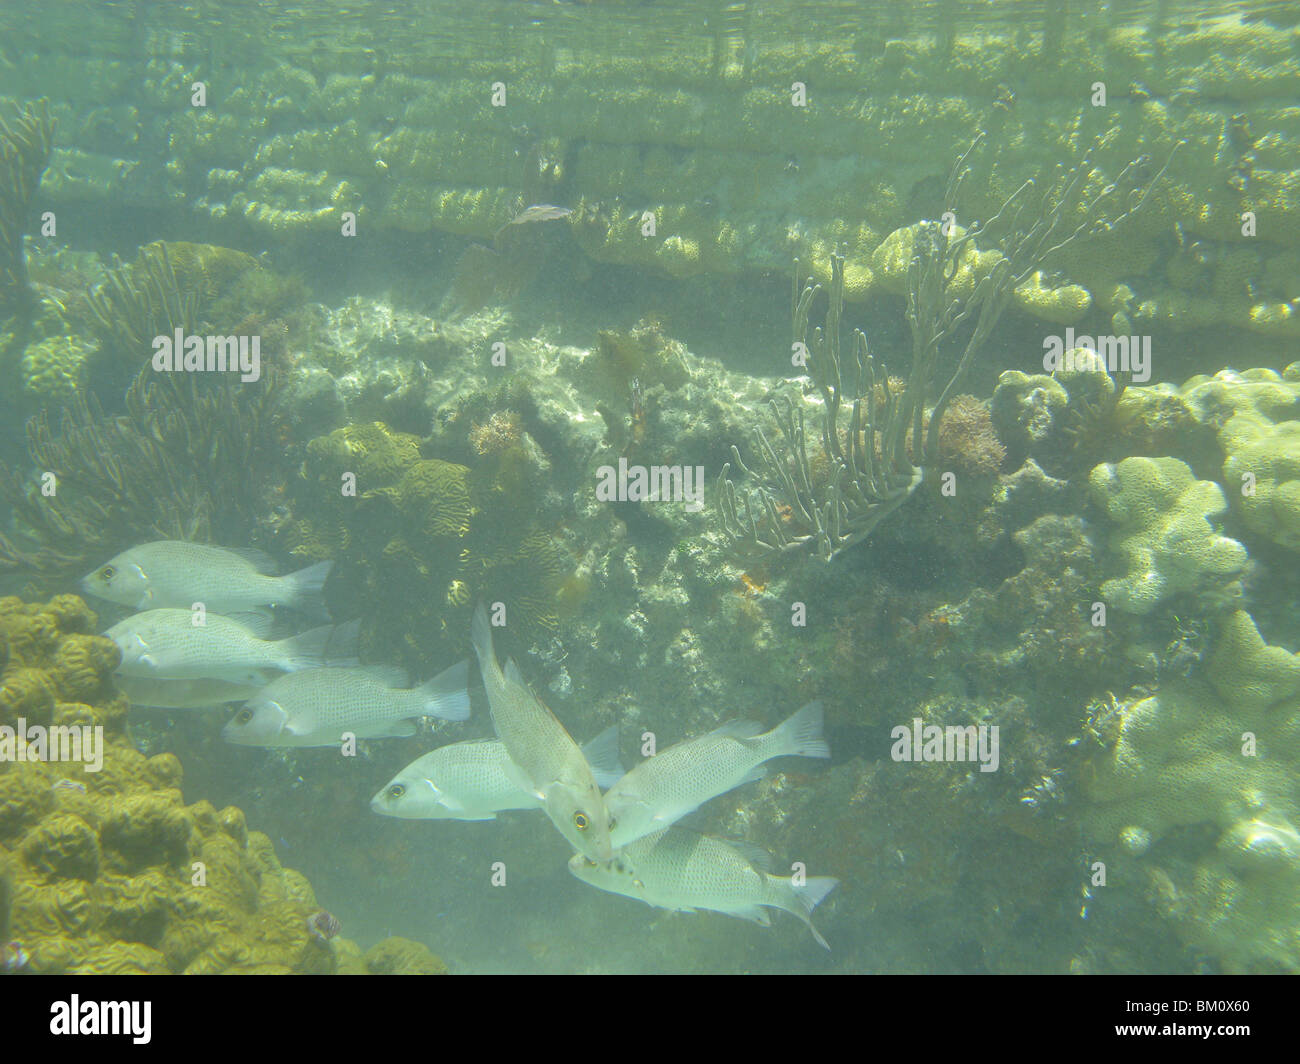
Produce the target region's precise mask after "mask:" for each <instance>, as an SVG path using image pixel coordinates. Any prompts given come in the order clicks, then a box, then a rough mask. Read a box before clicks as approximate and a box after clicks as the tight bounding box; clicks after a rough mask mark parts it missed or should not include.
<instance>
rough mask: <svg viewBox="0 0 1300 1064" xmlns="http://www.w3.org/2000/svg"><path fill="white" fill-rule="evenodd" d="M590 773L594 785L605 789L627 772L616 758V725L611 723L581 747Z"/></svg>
mask: <svg viewBox="0 0 1300 1064" xmlns="http://www.w3.org/2000/svg"><path fill="white" fill-rule="evenodd" d="M582 753H583V756H584V757H586V759H587V764H589V765H590V766H591V774H592V775H593V776H595V777H596V786H598V787H599V788H600V789H601V790H607V789H608V788H610V787H612V786H613V785H614V784H615V783H617V782H618V781H619V780H621V779H622V778H623V777H624V776H625V775H626V774H627V773H626V772H625V771H624V770H623V764H622V762H621V761H619V759H618V725H617V724H612V725H610V726H609V727H608V728H606V729H605V730H604V731H603V732H601V733H600V734H599V735H597V736H596V737H595V738H594V739H592V740H591V742H589V743H587V744H586V745H585V746H583V748H582Z"/></svg>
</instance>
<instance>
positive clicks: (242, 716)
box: [235, 709, 253, 724]
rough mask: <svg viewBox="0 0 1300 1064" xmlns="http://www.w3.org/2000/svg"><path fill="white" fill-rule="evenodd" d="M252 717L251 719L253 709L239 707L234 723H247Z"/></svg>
mask: <svg viewBox="0 0 1300 1064" xmlns="http://www.w3.org/2000/svg"><path fill="white" fill-rule="evenodd" d="M252 719H253V711H252V710H251V709H241V710H240V711H239V716H237V717H236V718H235V723H236V724H247V723H248V722H249V721H250V720H252Z"/></svg>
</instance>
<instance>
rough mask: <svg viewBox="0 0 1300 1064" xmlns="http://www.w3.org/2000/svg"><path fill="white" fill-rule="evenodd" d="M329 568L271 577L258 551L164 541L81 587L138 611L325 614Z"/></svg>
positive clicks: (110, 565) (270, 566) (112, 564)
mask: <svg viewBox="0 0 1300 1064" xmlns="http://www.w3.org/2000/svg"><path fill="white" fill-rule="evenodd" d="M333 564H334V563H333V562H320V563H319V564H317V565H309V566H308V567H307V568H305V569H300V570H299V571H298V572H296V573H290V574H289V575H288V576H272V575H271V573H273V572H274V570H275V568H276V563H275V562H274V561H273V560H272V559H271V558H270V557H268V556H267V555H265V554H263V553H262V552H261V551H258V550H239V549H235V548H231V547H214V546H211V545H209V544H206V543H186V542H185V541H184V540H178V539H164V540H159V541H158V542H156V543H143V544H141V545H140V546H138V547H132V548H131V549H130V550H124V551H123V552H122V553H121V554H118V555H117V556H116V557H114V558H112V559H110V560H109V561H108V562H107V563H105V564H104V565H101V566H100V567H99V568H97V569H96V570H94V571H93V572H91V573H88V574H87V575H86V576H85V577H84V578H83V579H82V581H81V588H82V590H83V591H86V592H87V593H89V594H91V595H96V596H98V597H99V598H102V599H107V600H108V601H109V602H116V603H118V604H119V605H122V606H130V607H131V608H132V609H136V610H147V609H165V608H169V607H178V608H182V609H188V608H189V607H191V606H192V605H193V604H194V603H196V602H201V603H203V605H204V606H205V607H206V608H207V609H208V610H210V611H212V612H213V613H221V614H230V613H240V612H244V611H248V610H252V609H255V608H257V607H260V606H289V607H291V608H293V609H295V610H300V611H302V612H304V613H309V614H313V615H317V616H323V615H324V614H325V605H324V601H323V600H322V598H321V589H322V588H323V587H324V585H325V578H326V577H327V576H329V573H330V569H331V567H332V566H333Z"/></svg>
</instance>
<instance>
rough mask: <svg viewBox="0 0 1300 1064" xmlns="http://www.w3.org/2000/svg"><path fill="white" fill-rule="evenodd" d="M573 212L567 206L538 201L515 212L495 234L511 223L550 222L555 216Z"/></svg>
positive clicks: (505, 228)
mask: <svg viewBox="0 0 1300 1064" xmlns="http://www.w3.org/2000/svg"><path fill="white" fill-rule="evenodd" d="M572 213H573V211H572V210H570V209H569V208H568V207H552V206H551V205H550V204H547V203H539V204H536V205H535V206H532V207H525V208H524V209H523V210H522V211H520V212H519V213H518V214H516V215H515V216H514V217H513V218H511V219H510V221H508V222H506V224H505V225H503V226H502V227H501V228H500V229H498V230H497V233H496V235H497V236H500V235H501V234H502V233H504V232H505V231H506V230H507V229H509V228H510V227H511V226H512V225H531V224H532V223H533V222H552V221H555V219H557V218H567V217H569V215H571V214H572Z"/></svg>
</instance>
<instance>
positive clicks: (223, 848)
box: [0, 595, 441, 974]
mask: <svg viewBox="0 0 1300 1064" xmlns="http://www.w3.org/2000/svg"><path fill="white" fill-rule="evenodd" d="M95 628H96V617H95V614H94V613H92V612H91V611H90V610H89V609H88V608H87V607H86V606H85V604H84V603H83V602H82V601H81V600H80V599H78V598H76V597H75V596H72V595H63V596H59V597H57V598H55V599H53V600H52V601H50V602H49V603H47V604H44V605H26V604H24V603H22V602H20V601H19V600H18V599H15V598H0V668H3V672H2V673H0V727H4V728H6V729H9V731H7V732H0V741H3V740H5V739H8V740H9V741H10V742H12V743H15V744H16V737H17V735H18V734H20V733H22V732H20V729H27V731H26V732H25V733H22V734H26V735H28V736H30V737H32V739H33V740H34V738H35V737H34V736H33V735H32V733H31V731H30V729H32V728H34V727H41V728H49V727H51V726H56V727H57V726H64V727H81V726H86V727H90V728H100V729H102V733H101V734H102V743H101V745H100V751H101V753H102V766H101V768H100V769H99V771H88V770H87V769H88V765H87V764H86V763H85V762H84V761H80V762H79V761H72V760H54V759H53V758H48V759H47V760H42V761H37V760H25V759H24V760H17V759H15V756H14V751H15V750H16V749H17V747H16V745H15V746H14V747H13V750H6V749H5V748H4V747H3V746H0V751H4V752H5V753H6V754H7V755H8V756H6V757H5V758H4V760H0V934H2V935H3V941H0V946H3V947H4V948H5V956H6V958H8V959H9V961H10V962H11V963H23V964H24V965H25V967H26V968H27V969H28V970H31V971H35V972H68V973H78V974H81V973H105V972H112V973H167V972H174V973H179V972H185V973H217V972H248V973H253V972H259V973H277V972H278V973H289V972H312V973H331V972H353V973H364V972H367V971H434V970H440V969H441V964H440V962H438V961H437V960H436V959H435V958H434V957H433V955H432V954H430V953H429V952H428V950H427V949H425V948H424V947H421V946H417V945H416V944H414V943H406V942H400V943H397V944H396V945H392V944H390V945H389V947H387V948H385V949H379V947H376V950H378V952H376V951H372V954H373V957H372V956H371V955H370V954H367V955H365V956H363V955H362V954H361V952H360V950H359V949H357V947H356V946H355V945H353V944H352V943H350V942H348V941H346V940H344V939H338V938H334V939H327V938H325V937H323V936H319V935H315V934H313V933H312V931H311V929H310V928H309V926H308V920H309V918H311V917H312V916H313V915H314V914H316V913H317V912H319V907H318V905H317V903H316V899H315V897H314V896H313V894H312V889H311V885H310V884H309V883H308V882H307V880H306V879H304V878H303V876H302V875H300V874H299V873H297V872H295V871H293V870H292V869H287V868H284V867H282V866H281V864H280V862H279V861H278V860H277V859H276V856H275V851H274V849H273V848H272V846H271V842H270V840H269V839H268V838H267V837H266V836H265V835H264V834H262V833H261V832H257V831H250V830H249V829H248V826H247V824H246V823H245V821H244V814H243V813H242V812H240V810H238V809H236V808H234V807H233V806H232V807H227V808H225V809H221V810H218V809H215V808H213V806H212V805H211V804H210V803H208V802H206V801H199V802H195V803H193V804H191V805H186V804H185V802H184V800H183V799H182V797H181V789H180V788H181V765H180V762H179V761H177V759H176V758H175V757H174V756H173V755H171V754H161V755H159V756H156V757H145V756H144V755H143V754H141V753H139V752H138V751H137V750H136V749H135V748H134V746H133V745H132V744H131V742H130V740H129V738H128V737H127V732H126V715H127V702H126V700H125V699H124V698H122V697H121V696H119V695H117V694H116V693H115V692H114V691H113V689H112V687H111V681H110V677H111V672H112V669H113V668H114V667H115V666H116V664H117V657H118V652H117V648H116V647H115V646H114V645H113V644H112V643H111V642H110V641H109V640H107V639H103V638H101V637H99V636H97V635H94V634H92V633H93V632H94V631H95ZM52 749H53V747H52V746H51V751H52ZM84 752H85V749H83V754H84ZM380 945H381V946H383V945H384V944H383V943H381V944H380ZM18 958H22V960H21V961H19V960H18ZM372 961H373V963H372Z"/></svg>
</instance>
